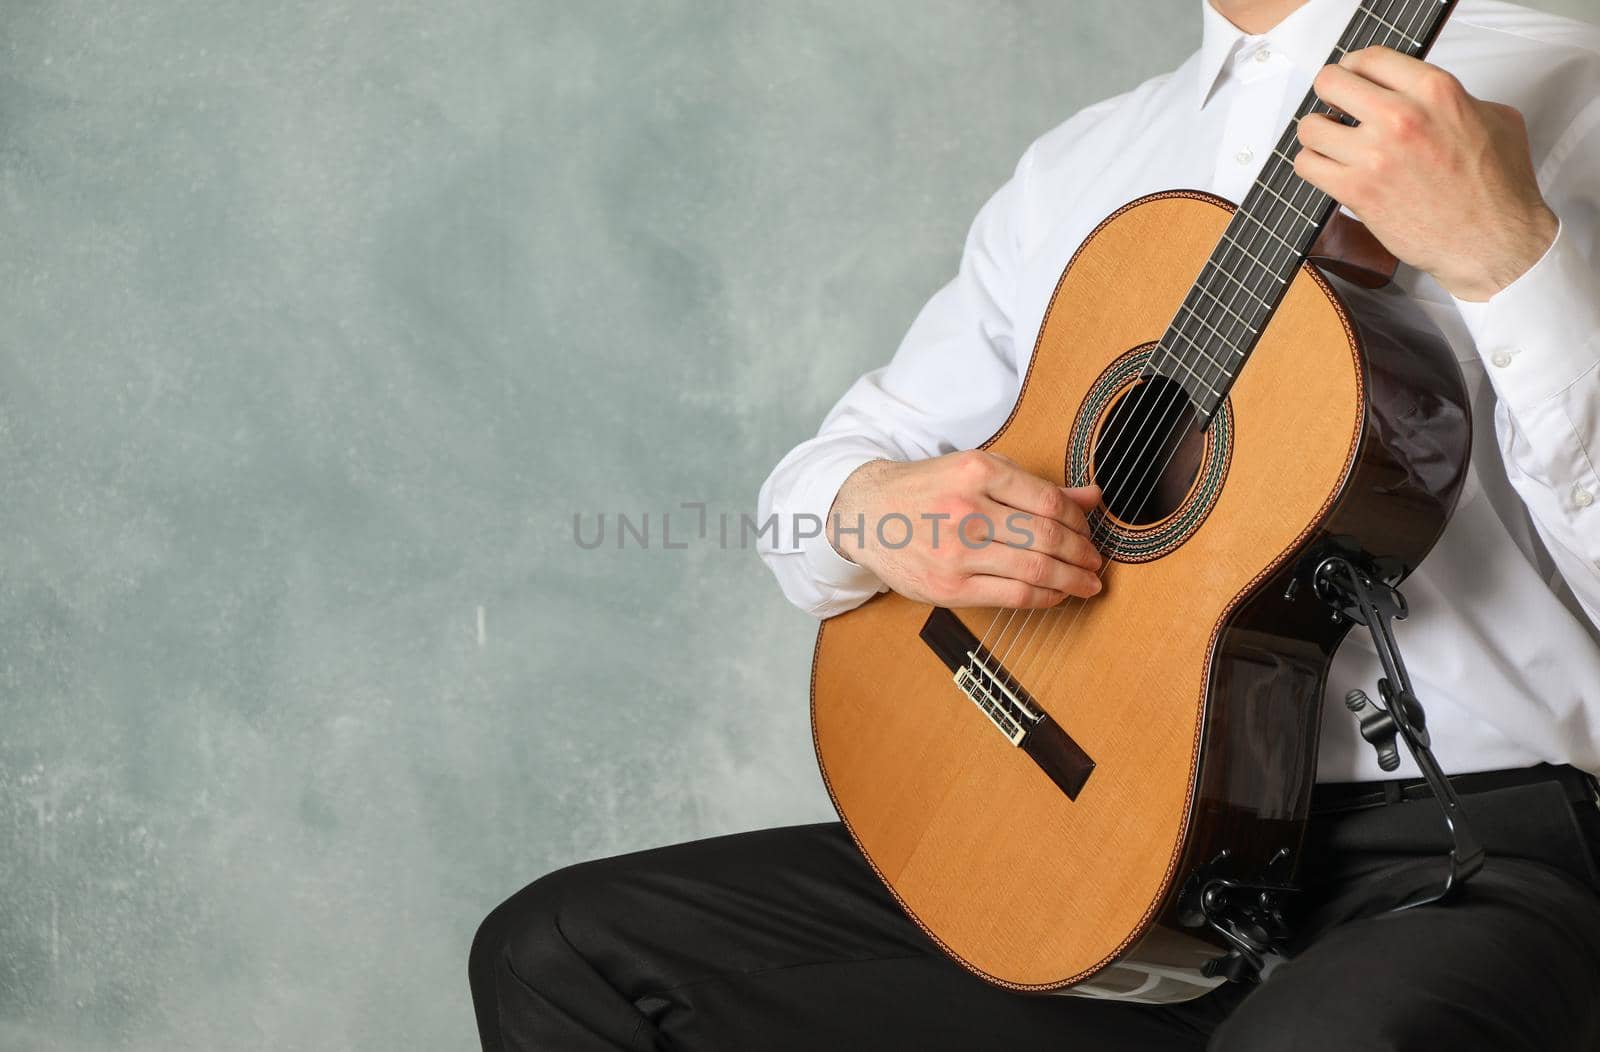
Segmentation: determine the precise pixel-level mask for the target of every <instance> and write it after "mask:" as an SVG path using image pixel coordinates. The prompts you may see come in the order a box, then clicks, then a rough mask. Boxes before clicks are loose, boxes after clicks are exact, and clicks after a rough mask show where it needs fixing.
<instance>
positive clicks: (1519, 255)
mask: <svg viewBox="0 0 1600 1052" xmlns="http://www.w3.org/2000/svg"><path fill="white" fill-rule="evenodd" d="M1560 225H1561V221H1560V220H1559V219H1558V218H1557V217H1556V214H1555V213H1554V212H1552V211H1551V210H1550V207H1549V206H1548V205H1546V204H1545V203H1544V202H1543V201H1540V202H1539V203H1538V205H1537V206H1536V207H1535V208H1534V209H1532V210H1531V211H1530V212H1529V214H1528V215H1527V216H1526V217H1525V218H1520V219H1517V220H1515V221H1513V222H1511V223H1510V224H1509V225H1508V227H1507V229H1506V236H1505V237H1503V238H1500V239H1498V244H1497V247H1496V249H1495V250H1494V251H1492V252H1490V253H1487V254H1486V255H1485V256H1484V258H1482V259H1480V260H1477V261H1474V263H1473V264H1472V265H1470V266H1466V267H1463V268H1461V269H1460V270H1459V271H1453V272H1450V273H1445V274H1435V275H1434V278H1435V279H1436V280H1437V281H1438V282H1439V284H1440V285H1441V286H1442V287H1443V288H1444V290H1445V291H1446V292H1448V293H1449V294H1450V295H1452V296H1454V297H1455V298H1456V299H1458V300H1465V301H1467V302H1469V303H1483V302H1486V301H1487V300H1490V299H1492V298H1494V296H1495V295H1496V294H1498V293H1499V292H1500V291H1501V290H1502V289H1505V288H1507V287H1508V286H1510V285H1511V284H1512V283H1513V282H1515V281H1516V280H1517V279H1518V278H1520V277H1522V275H1524V274H1526V273H1527V272H1528V271H1529V270H1532V269H1533V265H1534V264H1535V263H1537V262H1539V260H1540V259H1542V258H1543V257H1544V254H1545V253H1546V252H1548V251H1549V250H1550V246H1551V244H1553V243H1554V242H1555V239H1556V231H1557V230H1558V229H1559V228H1560Z"/></svg>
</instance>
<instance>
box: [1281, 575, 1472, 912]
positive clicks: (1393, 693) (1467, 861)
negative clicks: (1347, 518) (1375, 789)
mask: <svg viewBox="0 0 1600 1052" xmlns="http://www.w3.org/2000/svg"><path fill="white" fill-rule="evenodd" d="M1312 582H1313V585H1314V587H1315V588H1316V592H1317V595H1318V596H1320V597H1321V598H1322V599H1323V600H1324V601H1325V602H1326V603H1328V605H1329V606H1331V607H1333V609H1334V616H1335V617H1342V618H1345V619H1347V620H1349V621H1351V622H1353V623H1355V624H1358V625H1361V626H1363V627H1365V628H1366V629H1367V631H1368V632H1369V633H1370V634H1371V636H1372V646H1373V649H1375V650H1376V651H1377V652H1378V661H1379V662H1380V663H1381V664H1382V665H1383V672H1384V676H1383V678H1382V679H1380V680H1378V694H1379V696H1380V697H1381V698H1382V703H1381V704H1380V703H1379V702H1377V701H1374V700H1373V699H1371V698H1369V697H1367V695H1366V693H1365V692H1363V691H1351V692H1350V694H1349V695H1348V696H1346V698H1345V705H1346V707H1347V708H1349V709H1350V711H1351V712H1352V713H1354V714H1355V715H1356V717H1357V718H1358V719H1359V720H1360V721H1361V736H1362V737H1363V738H1365V739H1366V740H1367V742H1368V743H1369V744H1371V745H1372V747H1373V748H1374V749H1375V750H1377V753H1378V765H1379V766H1380V767H1382V768H1383V769H1384V770H1385V771H1392V770H1394V769H1395V768H1397V767H1399V766H1400V754H1399V750H1398V749H1397V748H1396V747H1395V739H1396V737H1398V738H1399V739H1400V740H1402V741H1404V742H1405V743H1406V749H1407V750H1408V751H1409V752H1410V753H1411V756H1412V758H1413V759H1414V760H1416V762H1417V767H1418V768H1420V769H1421V771H1422V777H1423V778H1424V779H1425V780H1426V781H1427V783H1428V787H1429V788H1430V789H1432V790H1433V796H1434V799H1436V800H1437V801H1439V807H1440V810H1442V811H1443V813H1444V824H1445V828H1446V829H1448V830H1449V832H1450V843H1451V845H1452V846H1451V849H1450V870H1449V872H1448V873H1447V874H1446V876H1445V881H1444V886H1443V887H1442V888H1440V889H1438V890H1437V891H1435V892H1432V893H1430V892H1425V891H1424V892H1418V893H1417V894H1415V895H1413V896H1412V897H1411V898H1410V899H1407V900H1406V901H1405V902H1403V903H1401V904H1400V905H1399V906H1396V907H1395V911H1396V912H1398V911H1400V910H1407V909H1412V908H1414V907H1417V906H1426V905H1428V904H1430V903H1434V902H1443V901H1445V900H1446V899H1447V898H1449V897H1450V896H1451V895H1453V894H1454V893H1455V892H1456V891H1457V890H1459V889H1460V887H1461V885H1462V884H1464V883H1466V881H1467V880H1469V879H1470V878H1471V877H1472V875H1473V874H1475V873H1477V872H1478V870H1480V869H1482V868H1483V845H1482V844H1481V843H1480V842H1479V840H1478V838H1477V837H1476V836H1474V835H1473V832H1472V828H1471V826H1470V825H1468V823H1467V816H1466V813H1465V812H1464V811H1463V810H1462V808H1461V800H1460V798H1459V797H1457V795H1456V791H1455V787H1454V786H1453V785H1451V784H1450V779H1449V778H1447V777H1446V776H1445V773H1444V771H1443V770H1441V769H1440V767H1439V762H1438V761H1437V760H1436V759H1434V755H1433V748H1432V742H1431V740H1430V739H1429V737H1428V724H1427V716H1426V714H1425V713H1424V712H1423V710H1422V703H1421V702H1420V701H1418V700H1417V696H1416V694H1414V693H1413V692H1412V689H1411V677H1410V676H1408V675H1407V674H1406V666H1405V662H1404V660H1402V659H1401V657H1400V648H1399V646H1398V645H1397V644H1396V643H1395V638H1394V631H1393V622H1394V621H1397V620H1402V621H1403V620H1404V619H1405V616H1406V601H1405V597H1404V596H1402V595H1401V594H1400V593H1399V592H1398V591H1397V590H1396V589H1395V588H1394V586H1393V585H1391V584H1389V583H1388V582H1387V581H1385V580H1383V579H1382V578H1381V577H1380V576H1379V575H1378V574H1376V573H1375V572H1371V571H1370V570H1368V569H1367V568H1365V567H1363V566H1361V565H1359V564H1357V563H1356V562H1355V561H1354V560H1352V559H1351V558H1349V557H1347V556H1344V555H1331V556H1329V557H1327V558H1326V559H1324V560H1323V561H1322V562H1321V563H1320V564H1318V566H1317V568H1316V571H1315V572H1314V573H1313V574H1312Z"/></svg>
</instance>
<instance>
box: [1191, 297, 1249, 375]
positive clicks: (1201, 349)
mask: <svg viewBox="0 0 1600 1052" xmlns="http://www.w3.org/2000/svg"><path fill="white" fill-rule="evenodd" d="M1178 311H1179V313H1182V312H1183V311H1188V312H1189V317H1191V318H1193V319H1194V320H1195V321H1197V322H1199V323H1200V324H1201V325H1204V326H1205V327H1206V328H1208V329H1210V330H1211V332H1212V334H1213V335H1214V336H1216V338H1217V339H1219V340H1221V341H1222V345H1223V346H1224V347H1226V348H1228V350H1230V351H1232V352H1233V353H1234V354H1236V355H1237V354H1240V351H1239V349H1238V348H1237V347H1235V346H1234V345H1233V341H1231V340H1229V339H1228V337H1226V336H1224V335H1222V333H1221V332H1220V331H1219V330H1218V329H1217V327H1216V326H1215V325H1212V324H1211V323H1210V322H1209V321H1206V320H1205V318H1203V317H1201V316H1200V314H1199V312H1197V311H1196V310H1195V309H1194V308H1193V307H1191V306H1189V304H1187V303H1181V304H1179V305H1178ZM1177 331H1178V332H1179V334H1180V335H1182V336H1183V337H1184V338H1185V339H1186V340H1188V344H1189V346H1191V347H1193V348H1194V349H1195V350H1197V351H1199V352H1200V356H1201V357H1203V358H1204V359H1205V360H1206V361H1208V362H1210V363H1211V364H1212V365H1214V366H1216V367H1217V368H1218V369H1221V370H1223V371H1224V372H1226V370H1227V368H1228V367H1227V366H1226V365H1223V364H1222V363H1221V362H1219V361H1217V360H1216V359H1215V358H1213V357H1211V355H1209V354H1207V353H1206V349H1205V348H1204V347H1202V346H1201V345H1200V344H1199V343H1197V342H1195V341H1194V340H1192V339H1188V336H1189V334H1188V333H1186V332H1184V331H1183V329H1182V327H1179V329H1178V330H1177Z"/></svg>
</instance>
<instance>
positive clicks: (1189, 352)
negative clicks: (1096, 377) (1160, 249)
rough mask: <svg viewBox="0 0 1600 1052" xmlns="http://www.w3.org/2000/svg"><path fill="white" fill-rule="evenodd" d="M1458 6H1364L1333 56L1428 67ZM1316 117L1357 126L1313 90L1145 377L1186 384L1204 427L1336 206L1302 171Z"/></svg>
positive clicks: (1425, 0)
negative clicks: (1306, 137) (1298, 167)
mask: <svg viewBox="0 0 1600 1052" xmlns="http://www.w3.org/2000/svg"><path fill="white" fill-rule="evenodd" d="M1455 4H1456V0H1362V2H1361V5H1360V6H1359V7H1358V8H1357V10H1356V13H1355V15H1354V16H1353V17H1352V18H1351V19H1350V23H1349V25H1347V26H1346V27H1345V29H1344V32H1343V34H1341V35H1340V37H1339V43H1338V45H1337V46H1335V47H1334V49H1333V52H1332V54H1330V55H1329V56H1328V63H1329V64H1332V63H1336V62H1338V61H1339V60H1340V59H1342V58H1343V57H1344V56H1345V55H1346V54H1347V53H1349V52H1352V51H1359V50H1361V49H1362V48H1365V47H1372V46H1374V45H1378V46H1383V47H1388V48H1392V49H1393V50H1395V51H1399V52H1401V53H1402V54H1406V55H1410V56H1412V57H1413V58H1422V57H1423V56H1425V55H1426V54H1427V53H1428V51H1429V49H1430V48H1431V47H1432V46H1433V42H1434V40H1435V39H1436V38H1437V37H1438V35H1439V31H1440V29H1442V28H1443V27H1444V23H1445V20H1446V19H1447V18H1449V16H1450V12H1451V11H1452V10H1453V9H1454V7H1455ZM1310 113H1320V114H1325V115H1329V116H1332V117H1334V118H1335V119H1336V120H1340V121H1342V122H1343V123H1346V124H1350V125H1354V124H1355V123H1356V122H1355V121H1354V120H1353V119H1352V118H1350V117H1347V116H1345V115H1343V114H1340V113H1337V112H1336V111H1334V110H1333V109H1332V108H1331V107H1329V106H1328V105H1327V104H1326V103H1324V102H1323V101H1322V100H1321V99H1319V98H1318V97H1317V95H1316V92H1315V91H1308V92H1307V93H1306V97H1305V98H1304V99H1303V100H1302V101H1301V103H1300V106H1299V108H1298V109H1296V110H1295V115H1294V119H1293V120H1292V121H1290V122H1289V125H1288V127H1287V128H1285V129H1284V131H1283V134H1282V135H1280V136H1279V137H1278V141H1277V145H1275V146H1274V147H1273V149H1272V151H1271V153H1270V154H1269V155H1268V157H1267V160H1266V163H1265V164H1264V165H1263V166H1262V168H1261V174H1260V175H1259V176H1257V177H1256V181H1255V184H1254V185H1253V186H1252V187H1251V188H1250V191H1249V193H1247V194H1246V195H1245V198H1244V201H1243V202H1242V203H1241V204H1240V206H1239V208H1238V209H1237V210H1236V211H1235V212H1234V215H1233V219H1232V221H1231V222H1230V223H1229V224H1228V228H1227V230H1226V231H1225V232H1224V233H1223V235H1222V239H1221V240H1220V241H1218V242H1217V247H1216V249H1215V250H1214V251H1213V252H1212V254H1211V258H1210V259H1209V260H1207V261H1206V265H1205V267H1204V268H1203V269H1202V270H1201V272H1200V276H1199V278H1198V279H1197V280H1196V281H1195V283H1194V286H1193V287H1192V288H1191V289H1190V290H1189V294H1188V296H1186V297H1185V298H1184V301H1183V305H1182V306H1181V307H1179V308H1178V313H1177V315H1176V316H1175V317H1174V318H1173V320H1172V324H1171V325H1170V326H1169V327H1168V329H1167V332H1166V334H1165V335H1164V336H1163V337H1162V338H1161V343H1160V346H1159V347H1158V349H1157V350H1156V352H1155V354H1154V355H1152V357H1151V359H1150V363H1149V366H1148V367H1147V373H1159V374H1160V375H1162V376H1165V377H1167V378H1169V379H1171V380H1173V381H1175V382H1177V383H1179V384H1180V385H1182V387H1183V388H1184V390H1185V391H1186V392H1187V393H1188V395H1189V399H1190V401H1191V402H1193V403H1194V406H1195V409H1196V412H1197V413H1198V414H1199V416H1200V419H1201V420H1202V421H1208V420H1209V419H1210V418H1211V415H1212V414H1213V413H1215V412H1216V409H1217V407H1218V406H1219V405H1220V404H1221V403H1222V400H1223V399H1224V398H1226V397H1227V394H1228V390H1229V388H1231V387H1232V386H1233V383H1234V381H1235V380H1236V379H1237V378H1238V375H1239V372H1240V371H1241V370H1242V369H1243V368H1244V364H1245V362H1246V361H1248V360H1249V357H1250V352H1251V351H1252V350H1254V348H1255V345H1256V343H1257V342H1258V341H1259V340H1260V338H1261V333H1262V332H1264V331H1265V330H1266V327H1267V324H1268V322H1270V321H1271V319H1272V315H1273V313H1274V312H1275V311H1276V310H1277V308H1278V304H1279V303H1280V302H1282V299H1283V295H1284V293H1285V292H1286V291H1287V290H1288V288H1289V284H1290V282H1292V281H1293V280H1294V276H1295V274H1296V273H1298V272H1299V270H1300V267H1301V265H1302V264H1304V263H1305V260H1306V256H1307V253H1308V252H1309V251H1310V249H1311V246H1312V245H1313V244H1314V243H1315V242H1316V240H1317V235H1318V234H1320V233H1321V232H1322V228H1323V227H1324V226H1325V225H1326V224H1327V222H1328V219H1329V217H1330V216H1331V215H1332V214H1333V210H1334V208H1335V207H1336V202H1334V200H1333V199H1332V198H1330V197H1329V196H1328V195H1327V194H1325V193H1323V192H1322V191H1321V190H1318V189H1317V188H1316V187H1314V186H1312V185H1311V184H1310V183H1307V182H1306V181H1305V180H1303V179H1301V178H1300V177H1299V176H1298V175H1296V174H1295V171H1294V159H1295V157H1296V156H1298V155H1299V153H1300V141H1299V138H1298V135H1297V132H1298V128H1299V122H1300V118H1301V117H1304V116H1306V115H1307V114H1310Z"/></svg>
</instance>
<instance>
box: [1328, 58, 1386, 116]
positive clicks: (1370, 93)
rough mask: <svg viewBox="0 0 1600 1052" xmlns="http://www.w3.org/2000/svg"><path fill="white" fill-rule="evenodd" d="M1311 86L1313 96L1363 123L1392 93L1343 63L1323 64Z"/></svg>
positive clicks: (1384, 105) (1383, 105) (1375, 112)
mask: <svg viewBox="0 0 1600 1052" xmlns="http://www.w3.org/2000/svg"><path fill="white" fill-rule="evenodd" d="M1312 87H1313V88H1315V89H1316V92H1317V98H1319V99H1321V100H1322V101H1323V102H1325V103H1327V104H1328V105H1329V106H1332V107H1333V108H1334V109H1336V110H1338V111H1339V112H1340V113H1348V114H1349V115H1350V116H1352V117H1354V118H1355V119H1356V120H1358V121H1363V122H1364V121H1367V120H1371V119H1372V118H1373V116H1374V115H1375V114H1377V113H1378V112H1379V111H1381V110H1382V109H1383V108H1384V107H1386V106H1388V105H1389V104H1390V103H1391V102H1392V101H1393V99H1394V94H1395V93H1394V92H1392V91H1390V90H1389V89H1388V88H1385V87H1383V86H1381V85H1378V84H1374V83H1373V82H1372V81H1370V80H1368V79H1367V78H1366V77H1363V76H1362V75H1361V74H1359V73H1356V72H1353V71H1352V70H1349V69H1346V68H1345V67H1344V66H1323V67H1322V72H1321V73H1318V74H1317V79H1316V80H1315V81H1313V82H1312Z"/></svg>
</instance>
